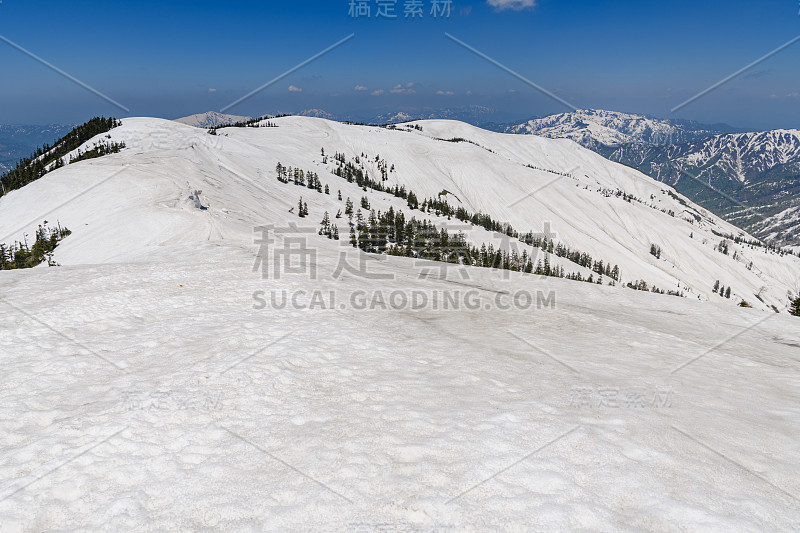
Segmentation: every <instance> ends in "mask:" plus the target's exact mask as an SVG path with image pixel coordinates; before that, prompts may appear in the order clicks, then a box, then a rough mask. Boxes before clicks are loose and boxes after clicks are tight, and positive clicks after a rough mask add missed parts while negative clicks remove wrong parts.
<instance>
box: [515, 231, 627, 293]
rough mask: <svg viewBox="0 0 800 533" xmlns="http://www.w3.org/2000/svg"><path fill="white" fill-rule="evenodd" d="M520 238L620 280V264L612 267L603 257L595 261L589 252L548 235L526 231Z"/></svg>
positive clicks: (524, 241)
mask: <svg viewBox="0 0 800 533" xmlns="http://www.w3.org/2000/svg"><path fill="white" fill-rule="evenodd" d="M519 240H520V241H522V242H523V243H525V244H527V245H529V246H533V247H534V248H540V249H541V250H542V251H545V252H548V253H551V254H555V255H556V257H563V258H564V259H566V260H567V261H570V262H572V263H575V264H576V265H579V266H582V267H584V268H589V269H591V270H592V271H593V272H595V273H596V274H599V275H601V276H606V277H609V278H611V279H613V280H614V281H620V271H619V266H618V265H614V266H613V267H612V266H611V263H607V262H604V261H603V260H602V259H601V260H599V261H595V260H594V259H593V258H592V256H591V255H589V254H588V253H586V252H581V251H578V250H573V249H571V248H569V247H568V246H567V245H565V244H563V243H560V242H556V241H555V240H553V239H548V238H547V236H546V235H543V234H535V233H526V234H525V235H522V236H520V238H519Z"/></svg>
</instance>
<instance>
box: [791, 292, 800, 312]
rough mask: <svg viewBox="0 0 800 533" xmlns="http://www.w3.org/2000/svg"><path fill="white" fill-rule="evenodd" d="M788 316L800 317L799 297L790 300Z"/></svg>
mask: <svg viewBox="0 0 800 533" xmlns="http://www.w3.org/2000/svg"><path fill="white" fill-rule="evenodd" d="M789 314H791V315H793V316H800V296H798V297H797V298H795V299H794V300H792V305H791V308H790V309H789Z"/></svg>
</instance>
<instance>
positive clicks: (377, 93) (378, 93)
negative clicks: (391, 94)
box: [372, 89, 384, 96]
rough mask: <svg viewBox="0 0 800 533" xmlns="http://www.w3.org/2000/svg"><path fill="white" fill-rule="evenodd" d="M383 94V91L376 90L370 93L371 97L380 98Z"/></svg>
mask: <svg viewBox="0 0 800 533" xmlns="http://www.w3.org/2000/svg"><path fill="white" fill-rule="evenodd" d="M383 93H384V90H383V89H378V90H377V91H372V96H380V95H382V94H383Z"/></svg>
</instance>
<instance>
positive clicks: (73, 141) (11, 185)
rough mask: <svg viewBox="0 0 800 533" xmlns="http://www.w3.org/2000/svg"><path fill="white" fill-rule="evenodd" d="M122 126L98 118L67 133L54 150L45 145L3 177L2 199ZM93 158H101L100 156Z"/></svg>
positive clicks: (116, 121)
mask: <svg viewBox="0 0 800 533" xmlns="http://www.w3.org/2000/svg"><path fill="white" fill-rule="evenodd" d="M120 125H122V122H120V121H119V120H117V119H115V118H104V117H95V118H93V119H91V120H90V121H88V122H87V123H85V124H83V125H82V126H78V127H77V128H75V129H73V130H72V131H70V132H69V133H67V134H66V135H65V136H64V137H62V138H61V139H59V140H58V141H56V143H55V144H54V145H53V146H50V145H47V144H45V145H44V146H42V147H41V148H38V149H37V150H36V151H35V152H34V153H33V154H32V155H31V156H30V157H28V158H26V159H22V160H21V161H20V162H19V163H17V166H16V168H14V169H13V170H10V171H9V172H7V173H6V174H3V176H0V184H2V187H0V195H6V194H8V193H9V192H11V191H13V190H15V189H20V188H22V187H24V186H25V185H27V184H29V183H31V182H33V181H36V180H38V179H39V178H41V177H42V176H44V175H45V174H47V173H48V172H49V171H50V170H53V169H55V168H60V167H62V166H64V160H63V158H64V156H66V155H67V154H69V153H70V152H72V151H73V150H75V149H77V148H79V147H80V146H81V145H82V144H84V143H85V142H86V141H88V140H89V139H91V138H92V137H94V136H96V135H101V134H103V133H107V132H108V131H110V130H111V129H113V128H116V127H117V126H120ZM112 145H114V143H112ZM116 147H117V148H122V147H124V145H116ZM93 157H99V155H95V156H93ZM70 162H72V161H70ZM53 163H55V165H54V166H53V169H50V168H48V167H50V165H51V164H53Z"/></svg>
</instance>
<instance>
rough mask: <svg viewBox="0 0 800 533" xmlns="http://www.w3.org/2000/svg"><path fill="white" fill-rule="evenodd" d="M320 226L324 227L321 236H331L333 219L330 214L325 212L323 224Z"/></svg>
mask: <svg viewBox="0 0 800 533" xmlns="http://www.w3.org/2000/svg"><path fill="white" fill-rule="evenodd" d="M319 225H320V226H322V227H321V228H320V229H319V234H320V235H328V236H330V234H331V219H330V217H329V216H328V212H327V211H325V215H324V216H323V217H322V222H320V223H319Z"/></svg>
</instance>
